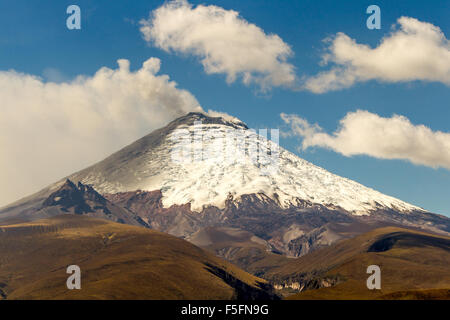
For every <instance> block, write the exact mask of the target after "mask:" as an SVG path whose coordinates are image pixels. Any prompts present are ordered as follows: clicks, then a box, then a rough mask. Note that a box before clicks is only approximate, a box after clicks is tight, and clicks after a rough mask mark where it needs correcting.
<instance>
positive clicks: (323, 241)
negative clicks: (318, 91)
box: [0, 113, 450, 259]
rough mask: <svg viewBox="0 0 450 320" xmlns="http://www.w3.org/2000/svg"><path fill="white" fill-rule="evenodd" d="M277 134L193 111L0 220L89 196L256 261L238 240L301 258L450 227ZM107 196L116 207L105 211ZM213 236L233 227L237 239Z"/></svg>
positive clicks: (62, 208)
mask: <svg viewBox="0 0 450 320" xmlns="http://www.w3.org/2000/svg"><path fill="white" fill-rule="evenodd" d="M268 138H270V139H268ZM271 139H273V140H274V141H271ZM276 140H277V132H276V131H271V132H270V136H269V133H268V132H266V131H258V132H256V131H254V130H250V129H249V128H248V127H247V126H246V125H245V123H243V122H242V121H240V120H238V119H236V118H232V117H212V116H210V115H206V114H203V113H190V114H187V115H185V116H183V117H181V118H178V119H176V120H174V121H172V122H171V123H169V124H168V125H167V126H165V127H164V128H161V129H158V130H156V131H154V132H152V133H150V134H149V135H147V136H145V137H143V138H141V139H139V140H137V141H136V142H134V143H132V144H130V145H129V146H127V147H125V148H123V149H122V150H120V151H118V152H116V153H114V154H113V155H111V156H109V157H108V158H106V159H105V160H103V161H100V162H99V163H97V164H95V165H93V166H91V167H88V168H86V169H84V170H82V171H80V172H77V173H74V174H72V175H70V176H69V177H66V178H64V179H62V180H60V181H59V182H56V183H54V184H52V185H50V186H49V187H47V188H45V189H43V190H41V191H40V192H38V193H36V194H33V195H31V196H29V197H27V198H24V199H21V200H19V201H17V202H15V203H13V204H11V205H10V206H7V207H5V208H2V209H0V222H1V221H2V220H3V221H4V220H8V219H9V220H11V219H12V220H14V219H15V220H18V219H19V220H36V219H40V218H43V217H47V216H49V215H50V216H52V215H58V214H66V213H70V212H71V211H70V210H72V209H71V208H72V207H71V206H68V205H67V204H71V205H73V204H75V208H78V207H79V206H82V207H84V206H85V202H86V201H87V202H86V203H88V204H89V206H90V208H91V210H89V209H87V210H84V211H82V212H81V214H88V215H100V216H102V217H104V218H105V219H110V220H111V219H112V220H117V221H121V222H123V223H138V224H139V225H141V226H143V227H147V228H153V229H156V230H159V231H163V232H167V233H170V234H172V235H175V236H178V237H183V238H185V239H188V240H192V241H193V242H195V241H198V240H199V238H202V237H203V236H201V235H202V234H208V235H210V236H211V237H212V238H211V237H210V236H208V237H209V238H211V239H213V240H214V239H215V240H214V241H213V240H211V239H210V240H211V241H212V242H211V241H210V240H208V241H209V242H211V243H212V244H214V245H217V247H216V248H215V249H214V250H218V251H217V253H218V254H219V255H220V256H224V257H228V258H231V257H233V256H236V257H240V256H241V254H242V255H243V257H247V258H249V259H250V258H251V259H253V258H252V257H253V254H254V251H253V249H251V250H250V249H249V250H250V251H248V252H241V251H240V249H239V248H241V247H245V248H253V247H254V246H255V245H256V246H258V248H257V251H258V252H260V253H261V254H262V255H265V253H264V252H266V250H269V251H274V252H277V253H282V254H285V255H288V256H300V255H304V254H307V253H308V252H310V251H311V250H315V249H317V248H320V247H322V246H327V245H330V244H332V243H334V242H336V241H338V240H340V239H344V238H348V237H351V236H353V235H356V234H360V233H361V232H365V231H368V230H372V229H374V228H377V227H380V226H399V225H401V226H403V227H405V226H406V227H411V228H415V229H425V230H429V231H432V232H437V233H443V234H447V235H448V234H450V219H448V218H447V217H444V216H440V215H436V214H433V213H429V212H427V211H425V210H423V209H420V208H418V207H416V206H413V205H411V204H408V203H406V202H403V201H401V200H398V199H395V198H393V197H390V196H387V195H384V194H382V193H380V192H378V191H375V190H373V189H370V188H367V187H365V186H363V185H361V184H359V183H357V182H354V181H352V180H349V179H346V178H342V177H339V176H337V175H334V174H332V173H330V172H328V171H327V170H325V169H322V168H319V167H317V166H315V165H313V164H312V163H310V162H308V161H305V160H303V159H301V158H299V157H298V156H296V155H294V154H292V153H291V152H289V151H287V150H285V149H283V148H281V147H279V146H278V144H277V143H276ZM67 179H69V180H67ZM68 181H70V183H69V182H68ZM72 182H73V183H74V184H73V183H72ZM79 183H81V184H79ZM75 184H78V185H81V186H83V185H84V186H86V185H88V186H89V188H90V189H89V190H91V191H92V193H94V192H95V191H96V192H98V193H99V194H100V195H99V196H98V197H97V198H99V197H103V198H104V200H102V201H100V202H98V203H97V202H95V203H94V202H92V201H91V200H92V199H91V198H92V197H87V200H86V201H84V202H83V201H78V202H75V203H74V201H73V200H74V199H72V198H73V197H71V195H72V194H77V191H76V190H74V192H73V193H67V192H66V191H65V190H66V189H67V188H65V186H67V185H75ZM82 189H83V188H82ZM80 190H81V189H80ZM83 190H84V189H83ZM80 192H81V191H80ZM61 197H62V198H61ZM57 198H58V200H57V201H56V199H57ZM94 198H96V197H94ZM103 198H102V199H103ZM89 201H91V202H92V205H90V203H91V202H89ZM103 202H105V203H107V204H108V205H109V206H110V207H111V208H113V207H114V208H117V210H116V209H114V210H116V211H114V212H113V210H112V209H111V210H110V209H108V210H106V211H102V210H101V208H102V206H103V204H102V203H103ZM64 204H66V205H64ZM86 208H87V207H86ZM69 209H70V210H69ZM85 211H86V213H84V212H85ZM109 212H111V214H109ZM75 213H76V212H75ZM205 230H206V231H207V232H206V231H205ZM203 231H205V232H206V233H204V232H203ZM216 234H217V235H221V234H222V235H223V234H227V236H226V237H225V238H227V237H228V238H229V240H230V241H231V242H230V241H228V240H227V241H223V239H225V238H224V237H222V236H217V237H216V236H215V235H216ZM236 234H245V235H246V236H245V237H243V238H242V237H236ZM216 238H217V239H216ZM228 238H227V239H228ZM244 238H245V239H247V240H245V239H244ZM233 239H234V240H233ZM242 239H244V240H242ZM252 239H253V240H252ZM254 239H257V241H256V244H255V241H254ZM202 241H203V240H202ZM208 241H207V242H208ZM242 241H244V242H245V243H242ZM209 242H208V243H209ZM230 243H234V244H230ZM255 250H256V249H255ZM261 250H262V251H261ZM239 252H241V253H239ZM252 252H253V253H252Z"/></svg>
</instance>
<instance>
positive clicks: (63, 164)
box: [0, 58, 202, 205]
mask: <svg viewBox="0 0 450 320" xmlns="http://www.w3.org/2000/svg"><path fill="white" fill-rule="evenodd" d="M118 64H119V68H118V69H109V68H106V67H104V68H101V69H99V70H98V71H97V72H96V73H95V75H93V76H79V77H77V78H76V79H75V80H73V81H70V82H62V83H55V82H45V81H43V80H42V79H41V78H39V77H36V76H33V75H29V74H24V73H19V72H16V71H0V115H1V116H0V150H1V152H0V190H2V192H1V193H0V205H5V204H7V203H9V202H11V201H13V200H16V199H17V198H19V197H21V196H24V195H27V194H29V193H31V192H34V191H37V190H38V189H39V188H41V187H44V186H45V185H47V184H50V183H52V182H54V181H56V180H58V179H60V178H62V177H64V176H65V175H68V174H71V173H73V172H74V171H75V170H79V169H82V168H83V167H85V166H87V165H89V164H92V163H93V162H95V161H98V160H101V159H102V158H103V157H105V156H107V155H109V154H110V153H112V152H113V151H117V150H118V149H119V148H121V147H123V146H125V145H126V144H128V143H130V142H132V141H133V140H135V139H137V138H140V137H141V136H143V135H145V134H147V133H149V132H151V131H152V130H154V129H156V128H158V127H160V126H162V125H164V124H165V123H166V122H168V121H169V120H172V119H174V118H176V117H178V116H181V115H183V114H185V113H186V112H189V111H202V108H201V107H200V106H199V103H198V102H197V100H196V99H195V98H194V97H193V96H192V95H191V94H190V93H189V92H187V91H185V90H181V89H178V88H177V85H176V83H175V82H173V81H171V80H170V79H169V77H168V76H167V75H158V74H157V73H158V72H159V68H160V60H159V59H157V58H150V59H148V60H147V61H145V62H144V63H143V65H142V67H141V68H140V69H139V70H137V71H130V69H129V61H128V60H124V59H122V60H118Z"/></svg>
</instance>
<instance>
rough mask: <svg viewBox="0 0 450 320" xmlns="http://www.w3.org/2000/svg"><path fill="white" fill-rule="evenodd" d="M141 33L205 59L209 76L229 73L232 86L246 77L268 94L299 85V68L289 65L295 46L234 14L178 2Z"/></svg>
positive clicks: (160, 11) (159, 12)
mask: <svg viewBox="0 0 450 320" xmlns="http://www.w3.org/2000/svg"><path fill="white" fill-rule="evenodd" d="M140 30H141V32H142V34H143V36H144V39H145V40H146V41H148V42H150V43H152V44H153V45H154V46H156V47H159V48H161V49H163V50H165V51H168V52H171V51H173V52H179V53H183V54H191V55H194V56H196V57H199V58H200V59H201V63H202V65H203V67H204V70H205V72H206V73H208V74H225V75H226V77H227V81H228V82H229V83H231V82H234V81H235V80H236V79H237V78H238V77H240V78H241V79H242V81H243V83H245V84H246V85H250V84H252V83H254V84H256V85H257V86H259V87H260V88H261V90H263V91H267V90H269V89H270V88H271V87H274V86H287V87H290V86H293V84H294V82H295V81H296V76H295V70H294V66H293V65H292V64H289V63H287V62H286V60H287V59H288V58H289V57H290V56H291V55H292V50H291V48H290V46H289V45H288V44H286V43H285V42H284V41H283V40H282V39H281V38H280V37H279V36H278V35H275V34H266V33H265V32H264V31H263V30H262V29H261V28H259V27H258V26H256V25H254V24H251V23H249V22H247V21H246V20H244V19H243V18H242V17H240V16H239V13H238V12H236V11H233V10H225V9H223V8H221V7H218V6H214V5H209V6H205V5H198V6H196V7H193V6H192V5H191V4H189V3H188V2H187V1H186V0H175V1H171V2H167V3H166V4H164V5H163V6H161V7H159V8H158V9H156V10H154V11H153V12H151V13H150V17H149V18H148V19H146V20H142V21H141V29H140Z"/></svg>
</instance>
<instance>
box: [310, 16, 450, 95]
mask: <svg viewBox="0 0 450 320" xmlns="http://www.w3.org/2000/svg"><path fill="white" fill-rule="evenodd" d="M397 22H398V26H399V27H400V28H395V26H394V30H393V31H392V32H391V33H390V34H388V35H387V36H385V37H384V38H383V39H382V41H381V43H380V44H379V45H378V46H377V47H376V48H371V47H370V46H368V45H364V44H359V43H357V42H356V41H355V40H354V39H352V38H350V37H349V36H347V35H346V34H344V33H338V34H337V35H336V36H335V37H334V38H333V39H331V40H330V46H329V48H328V51H327V53H326V54H324V56H323V62H324V64H330V65H331V69H330V70H328V71H324V72H321V73H319V74H318V75H316V76H313V77H310V78H307V79H306V80H305V83H304V87H305V89H307V90H310V91H312V92H314V93H323V92H326V91H331V90H339V89H343V88H348V87H351V86H352V85H354V84H355V83H357V82H364V81H368V80H378V81H381V82H390V83H393V82H407V81H414V80H422V81H434V82H441V83H444V84H445V85H450V41H449V40H447V38H446V37H445V35H444V33H443V32H442V31H441V30H440V28H439V27H437V26H434V25H433V24H431V23H426V22H422V21H419V20H417V19H414V18H410V17H401V18H399V19H398V21H397Z"/></svg>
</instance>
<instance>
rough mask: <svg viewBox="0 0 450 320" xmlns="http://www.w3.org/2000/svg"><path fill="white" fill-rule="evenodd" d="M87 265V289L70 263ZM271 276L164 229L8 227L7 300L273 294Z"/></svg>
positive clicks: (0, 231)
mask: <svg viewBox="0 0 450 320" xmlns="http://www.w3.org/2000/svg"><path fill="white" fill-rule="evenodd" d="M72 264H76V265H79V266H80V268H81V290H68V289H67V288H66V279H67V277H68V276H69V275H67V274H66V268H67V266H69V265H72ZM262 287H267V288H269V287H268V286H267V285H266V284H264V280H261V279H258V278H256V277H254V276H251V275H250V274H248V273H246V272H244V271H242V270H240V269H238V268H236V267H235V266H233V265H231V264H230V263H227V262H225V261H223V260H221V259H219V258H216V257H214V256H213V255H212V254H209V253H206V252H205V251H203V250H201V249H199V248H197V247H195V246H193V245H192V244H190V243H188V242H186V241H184V240H181V239H178V238H175V237H173V236H170V235H167V234H163V233H160V232H156V231H152V230H148V229H145V228H140V227H133V226H128V225H123V224H118V223H114V222H110V221H107V220H99V219H95V218H90V217H86V216H80V215H63V216H57V217H53V218H50V219H44V220H39V221H35V222H31V223H30V222H28V223H23V224H15V225H6V226H0V295H1V296H3V298H7V299H235V298H239V299H255V298H259V299H268V298H274V296H272V295H271V294H270V293H267V292H266V291H264V290H262V289H261V288H262Z"/></svg>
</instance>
